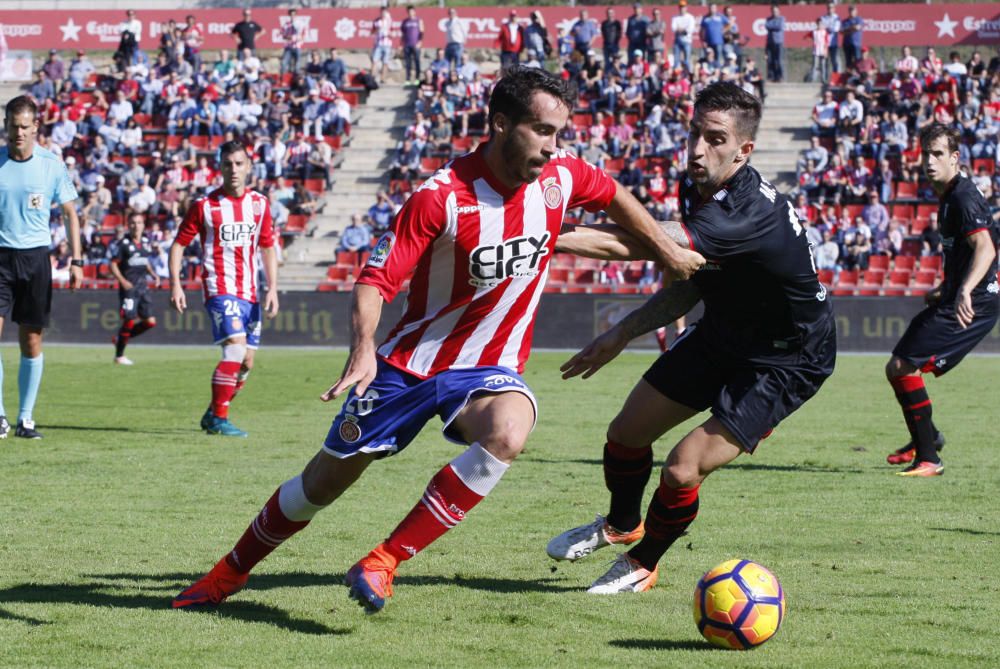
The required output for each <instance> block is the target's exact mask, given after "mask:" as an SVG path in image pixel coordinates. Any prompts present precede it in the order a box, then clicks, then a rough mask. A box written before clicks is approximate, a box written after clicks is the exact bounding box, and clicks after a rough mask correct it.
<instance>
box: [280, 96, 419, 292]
mask: <svg viewBox="0 0 1000 669" xmlns="http://www.w3.org/2000/svg"><path fill="white" fill-rule="evenodd" d="M412 95H413V92H412V89H408V88H404V87H403V86H402V84H401V83H398V82H393V81H389V82H386V83H384V84H383V85H382V86H381V87H380V88H379V89H377V90H374V91H372V92H371V93H370V94H369V95H368V98H367V100H366V101H365V104H364V105H361V106H359V107H357V108H356V110H355V117H354V119H353V122H352V124H351V135H350V143H349V145H348V146H347V147H345V148H344V149H343V150H342V151H341V156H342V157H343V160H342V162H341V163H340V164H339V165H338V166H337V169H336V170H335V172H334V179H335V183H334V185H333V188H332V189H331V190H330V191H328V192H327V193H326V195H325V200H326V207H325V208H324V210H323V213H322V214H319V215H317V216H314V217H313V218H312V220H311V221H310V225H311V226H313V228H312V232H311V239H309V240H308V241H307V240H299V242H297V243H295V244H293V245H291V246H290V247H289V248H288V249H287V252H286V256H285V262H284V265H283V266H282V268H281V272H280V276H281V282H280V283H281V287H282V289H284V290H313V289H315V288H316V286H317V285H318V284H319V283H320V282H322V281H323V279H324V278H325V277H326V273H327V266H328V265H330V263H332V262H334V261H335V260H336V256H337V245H338V243H339V236H340V232H341V231H342V230H343V229H344V228H345V227H347V225H348V223H349V222H350V220H351V215H352V214H356V213H357V214H364V213H366V212H367V211H368V208H369V207H371V206H372V205H373V204H375V197H376V194H377V193H378V191H379V190H384V189H385V188H386V185H387V184H386V182H385V175H386V173H387V172H388V169H389V163H390V161H391V160H392V155H393V151H394V149H395V146H396V144H397V142H399V141H400V140H401V139H402V137H403V133H404V131H405V129H406V126H407V124H408V123H409V122H410V121H411V119H412V116H413V100H412ZM302 242H306V243H302Z"/></svg>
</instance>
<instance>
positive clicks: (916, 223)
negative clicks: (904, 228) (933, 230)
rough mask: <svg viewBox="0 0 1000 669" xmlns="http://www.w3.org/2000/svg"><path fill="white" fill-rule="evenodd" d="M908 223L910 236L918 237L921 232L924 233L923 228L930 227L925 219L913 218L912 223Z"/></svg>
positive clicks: (928, 221)
mask: <svg viewBox="0 0 1000 669" xmlns="http://www.w3.org/2000/svg"><path fill="white" fill-rule="evenodd" d="M909 223H910V234H911V235H919V234H920V233H921V232H923V231H924V228H926V227H927V226H928V225H930V220H928V219H926V218H915V219H913V220H912V221H909Z"/></svg>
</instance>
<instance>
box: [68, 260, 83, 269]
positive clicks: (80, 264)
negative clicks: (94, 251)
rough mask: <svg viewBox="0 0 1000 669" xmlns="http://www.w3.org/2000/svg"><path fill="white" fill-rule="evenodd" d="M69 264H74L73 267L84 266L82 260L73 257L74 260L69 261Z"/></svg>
mask: <svg viewBox="0 0 1000 669" xmlns="http://www.w3.org/2000/svg"><path fill="white" fill-rule="evenodd" d="M69 264H70V265H71V266H73V267H83V261H82V260H77V259H73V260H70V261H69Z"/></svg>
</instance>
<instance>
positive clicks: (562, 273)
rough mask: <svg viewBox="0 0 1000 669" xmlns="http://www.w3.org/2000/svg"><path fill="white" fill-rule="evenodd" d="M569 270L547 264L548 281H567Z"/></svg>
mask: <svg viewBox="0 0 1000 669" xmlns="http://www.w3.org/2000/svg"><path fill="white" fill-rule="evenodd" d="M569 272H570V270H569V269H568V268H566V267H553V266H551V265H550V266H549V281H554V282H556V283H566V282H568V281H569Z"/></svg>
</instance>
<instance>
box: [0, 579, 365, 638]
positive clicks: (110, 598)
mask: <svg viewBox="0 0 1000 669" xmlns="http://www.w3.org/2000/svg"><path fill="white" fill-rule="evenodd" d="M200 576H201V574H198V575H193V574H167V575H161V576H155V575H148V574H147V575H142V576H139V577H137V579H136V580H151V581H156V582H158V583H160V584H161V585H160V586H159V587H157V588H156V589H158V590H169V594H167V593H164V594H162V595H150V594H126V593H125V592H124V591H125V590H127V589H129V590H131V589H135V586H134V585H131V584H122V583H108V582H106V581H92V582H89V583H75V584H66V583H53V584H48V585H40V584H36V583H25V584H23V585H15V586H12V587H9V588H5V589H2V590H0V602H5V603H10V602H20V603H25V604H83V605H87V606H97V607H106V608H113V609H148V610H150V611H167V610H170V602H171V600H172V599H173V595H174V594H176V593H177V592H179V591H180V590H181V588H183V587H184V586H186V585H188V584H189V583H192V582H193V581H195V580H196V579H197V578H199V577H200ZM98 578H102V579H107V580H116V581H119V580H133V579H132V578H130V575H129V574H109V575H107V576H102V577H98ZM327 580H329V579H327ZM163 581H172V583H170V584H169V585H168V584H166V583H163ZM144 589H145V588H144ZM185 613H186V612H180V611H178V612H177V615H184V614H185ZM206 613H211V614H212V615H216V616H218V617H220V618H233V619H235V620H243V621H248V622H260V623H267V624H269V625H274V626H275V627H280V628H282V629H285V630H288V631H291V632H299V633H302V634H320V635H326V634H347V633H348V632H349V630H345V629H334V628H331V627H327V626H326V625H323V624H321V623H318V622H315V621H312V620H301V619H296V618H292V617H291V616H289V615H288V613H286V612H285V611H282V610H281V609H278V608H275V607H273V606H267V605H265V604H255V603H252V602H244V601H238V600H237V601H230V602H227V603H226V604H225V605H224V606H222V607H220V608H218V609H216V610H210V611H206ZM2 618H13V619H15V620H21V621H23V622H27V623H29V624H46V623H44V622H42V621H36V620H33V619H30V618H27V619H26V618H22V617H21V616H15V615H14V614H11V613H10V612H7V611H3V610H0V619H2Z"/></svg>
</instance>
